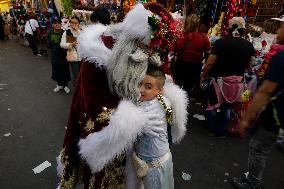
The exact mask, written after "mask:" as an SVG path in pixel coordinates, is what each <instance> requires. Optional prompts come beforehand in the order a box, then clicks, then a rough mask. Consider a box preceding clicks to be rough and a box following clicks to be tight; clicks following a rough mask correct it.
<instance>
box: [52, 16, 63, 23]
mask: <svg viewBox="0 0 284 189" xmlns="http://www.w3.org/2000/svg"><path fill="white" fill-rule="evenodd" d="M52 23H61V20H60V19H59V18H58V17H54V18H53V20H52Z"/></svg>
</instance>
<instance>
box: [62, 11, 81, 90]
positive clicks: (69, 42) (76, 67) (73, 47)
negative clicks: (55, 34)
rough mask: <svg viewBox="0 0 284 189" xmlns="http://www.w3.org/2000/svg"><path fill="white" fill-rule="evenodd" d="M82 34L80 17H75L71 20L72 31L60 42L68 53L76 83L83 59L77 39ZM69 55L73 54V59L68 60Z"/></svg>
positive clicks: (65, 34)
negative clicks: (78, 49) (78, 48)
mask: <svg viewBox="0 0 284 189" xmlns="http://www.w3.org/2000/svg"><path fill="white" fill-rule="evenodd" d="M80 32H81V28H80V20H79V18H78V17H76V16H73V17H71V19H70V29H67V30H66V31H65V32H64V33H63V35H62V39H61V42H60V46H61V48H63V49H66V50H67V51H69V52H67V61H68V62H69V64H70V68H71V72H72V79H73V81H74V85H75V82H76V80H77V76H78V73H79V71H80V64H81V57H80V54H79V53H78V51H77V37H78V36H79V34H80ZM68 53H71V54H72V58H71V56H70V59H69V58H68Z"/></svg>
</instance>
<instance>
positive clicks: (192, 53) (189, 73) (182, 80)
mask: <svg viewBox="0 0 284 189" xmlns="http://www.w3.org/2000/svg"><path fill="white" fill-rule="evenodd" d="M199 25H200V18H199V16H198V15H196V14H191V15H189V16H188V17H187V18H186V20H185V25H184V33H183V37H181V38H180V39H179V40H178V41H177V45H176V51H177V60H176V61H177V62H176V63H175V66H174V69H175V71H174V73H175V80H176V82H177V84H178V85H180V86H183V87H184V89H185V90H186V91H187V93H188V95H191V92H192V90H193V88H194V87H195V88H196V89H199V85H200V73H201V68H202V61H203V60H204V58H205V56H204V54H206V53H209V52H210V49H211V46H210V42H209V39H208V37H207V35H206V34H203V33H201V32H199V31H198V29H199Z"/></svg>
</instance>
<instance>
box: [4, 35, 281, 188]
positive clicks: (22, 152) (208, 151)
mask: <svg viewBox="0 0 284 189" xmlns="http://www.w3.org/2000/svg"><path fill="white" fill-rule="evenodd" d="M49 57H50V56H49ZM50 76H51V65H50V63H49V60H48V58H47V57H46V56H43V57H34V56H33V55H32V51H31V50H30V49H29V48H27V47H23V46H20V45H19V44H18V43H17V41H16V40H10V41H6V42H5V43H2V42H0V189H31V188H33V189H53V188H55V187H56V184H57V183H58V178H57V175H56V161H55V157H56V156H57V155H58V154H59V151H60V149H61V146H62V142H63V137H64V127H65V125H66V122H67V118H68V111H69V106H70V103H71V99H72V93H71V94H69V95H66V94H65V93H64V92H60V93H54V92H53V88H54V87H55V84H56V83H55V82H54V81H52V80H51V79H50ZM71 90H72V92H73V91H74V88H71ZM195 113H198V114H202V111H201V107H200V106H199V105H197V104H195V103H193V104H192V109H191V112H190V121H189V125H188V133H187V135H186V137H185V138H184V139H183V141H182V142H181V144H179V145H176V146H173V148H172V152H173V159H174V171H175V172H174V173H175V188H176V189H227V188H228V189H231V188H232V187H231V185H230V179H231V177H232V176H237V175H238V174H239V173H241V172H246V158H247V140H244V139H239V138H226V139H219V138H215V137H209V136H207V135H205V133H204V132H203V129H202V124H204V121H198V120H197V119H195V118H192V115H193V114H195ZM46 160H47V161H49V162H50V163H51V167H48V168H47V169H45V170H44V171H42V172H40V173H39V174H34V172H33V171H32V169H33V168H35V167H36V166H38V165H39V164H41V163H43V162H44V161H46ZM283 160H284V155H283V154H281V153H280V152H279V151H278V150H277V149H276V148H274V149H273V151H272V153H271V154H270V155H269V159H268V163H267V169H266V171H265V175H264V188H265V189H283V188H284V173H283V169H284V161H283ZM183 172H184V173H186V174H189V175H190V176H191V179H190V180H189V181H186V180H183V178H182V173H183Z"/></svg>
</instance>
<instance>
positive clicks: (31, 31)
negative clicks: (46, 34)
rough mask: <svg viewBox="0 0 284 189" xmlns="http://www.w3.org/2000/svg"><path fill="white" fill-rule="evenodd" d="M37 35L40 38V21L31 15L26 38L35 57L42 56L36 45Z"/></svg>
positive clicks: (26, 25) (26, 27)
mask: <svg viewBox="0 0 284 189" xmlns="http://www.w3.org/2000/svg"><path fill="white" fill-rule="evenodd" d="M36 35H38V36H40V30H39V25H38V21H37V20H36V19H35V16H34V15H29V19H28V21H27V22H26V24H25V36H26V37H27V40H28V42H29V46H30V48H31V49H32V51H33V54H34V55H35V56H41V54H40V53H39V51H38V47H37V44H36Z"/></svg>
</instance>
